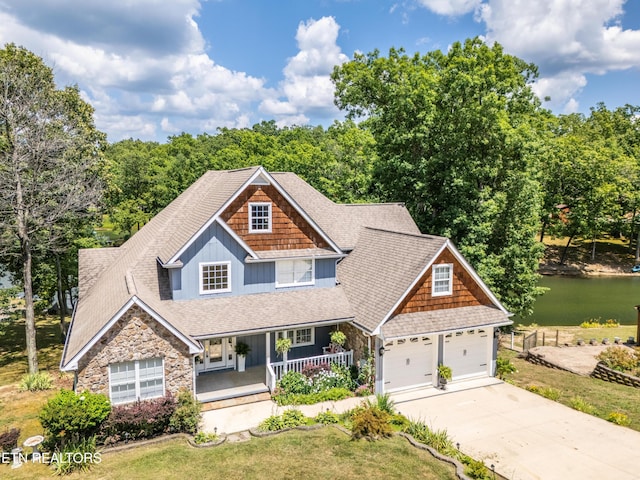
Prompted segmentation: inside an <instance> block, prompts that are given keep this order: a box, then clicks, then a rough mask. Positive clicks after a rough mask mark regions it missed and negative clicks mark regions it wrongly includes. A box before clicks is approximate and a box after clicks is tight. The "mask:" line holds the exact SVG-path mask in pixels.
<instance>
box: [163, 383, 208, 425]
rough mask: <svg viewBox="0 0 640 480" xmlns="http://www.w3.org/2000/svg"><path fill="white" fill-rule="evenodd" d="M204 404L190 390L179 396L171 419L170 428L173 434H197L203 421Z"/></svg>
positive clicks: (182, 392)
mask: <svg viewBox="0 0 640 480" xmlns="http://www.w3.org/2000/svg"><path fill="white" fill-rule="evenodd" d="M201 410H202V404H201V403H200V402H199V401H198V400H196V399H195V398H194V396H193V394H192V393H191V392H190V391H189V390H183V391H181V392H180V393H179V394H178V403H177V406H176V409H175V411H174V412H173V413H172V414H171V418H170V419H169V428H170V429H171V431H173V432H185V433H196V432H197V430H198V425H199V424H200V420H201V419H202V414H201Z"/></svg>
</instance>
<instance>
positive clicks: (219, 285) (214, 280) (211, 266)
mask: <svg viewBox="0 0 640 480" xmlns="http://www.w3.org/2000/svg"><path fill="white" fill-rule="evenodd" d="M230 291H231V262H212V263H201V264H200V294H202V295H204V294H207V293H222V292H230Z"/></svg>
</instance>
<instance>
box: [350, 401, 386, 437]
mask: <svg viewBox="0 0 640 480" xmlns="http://www.w3.org/2000/svg"><path fill="white" fill-rule="evenodd" d="M390 420H391V416H390V415H389V414H388V413H387V412H384V411H382V410H380V409H379V408H378V407H377V406H375V405H369V404H367V405H364V406H362V407H360V408H357V409H355V410H354V412H353V415H352V417H351V437H352V438H353V439H360V438H366V439H367V440H370V441H372V440H378V439H380V438H385V437H390V436H391V435H392V434H393V429H392V428H391V423H390Z"/></svg>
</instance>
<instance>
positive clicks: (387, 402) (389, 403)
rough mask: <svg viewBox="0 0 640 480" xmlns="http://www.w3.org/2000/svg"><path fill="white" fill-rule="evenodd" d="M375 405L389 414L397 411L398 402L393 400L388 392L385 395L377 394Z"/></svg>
mask: <svg viewBox="0 0 640 480" xmlns="http://www.w3.org/2000/svg"><path fill="white" fill-rule="evenodd" d="M375 406H376V407H378V408H379V409H380V410H382V411H383V412H387V413H388V414H389V415H393V414H394V413H396V404H395V402H394V401H393V400H391V397H390V396H389V394H388V393H385V394H384V395H381V394H377V395H376V403H375Z"/></svg>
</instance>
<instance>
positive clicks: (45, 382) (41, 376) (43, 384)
mask: <svg viewBox="0 0 640 480" xmlns="http://www.w3.org/2000/svg"><path fill="white" fill-rule="evenodd" d="M52 387H53V379H52V378H51V375H49V373H47V372H37V373H27V374H25V375H24V376H23V377H22V379H21V380H20V385H18V389H19V390H20V391H21V392H26V391H29V392H37V391H40V390H49V389H51V388H52Z"/></svg>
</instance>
